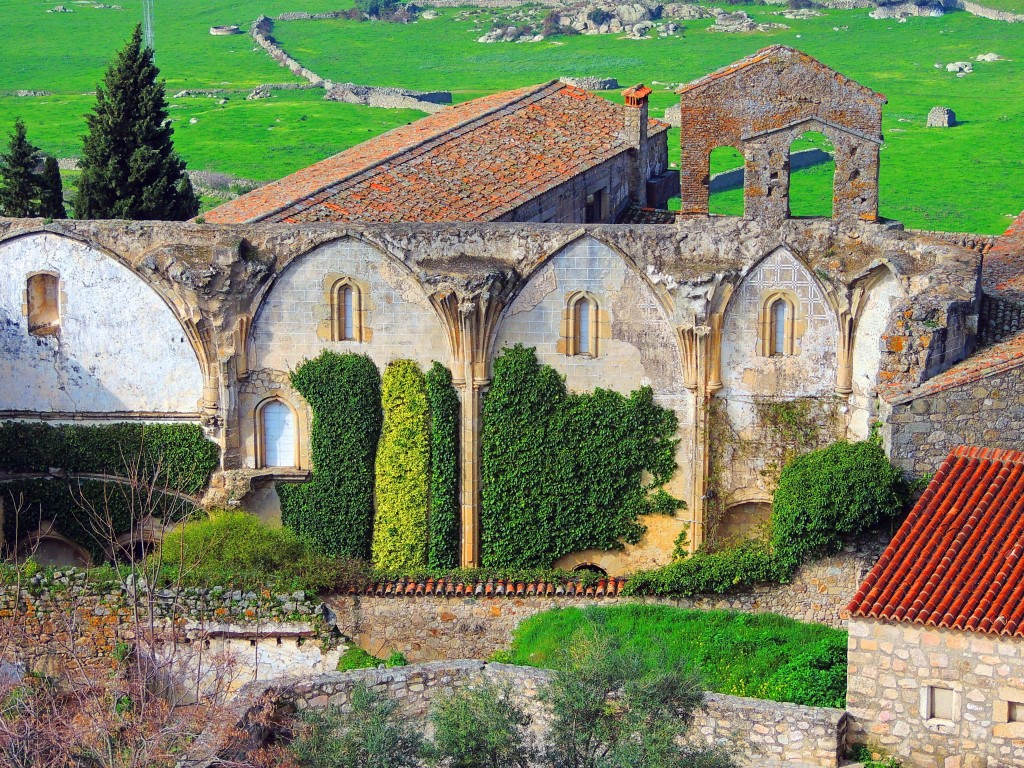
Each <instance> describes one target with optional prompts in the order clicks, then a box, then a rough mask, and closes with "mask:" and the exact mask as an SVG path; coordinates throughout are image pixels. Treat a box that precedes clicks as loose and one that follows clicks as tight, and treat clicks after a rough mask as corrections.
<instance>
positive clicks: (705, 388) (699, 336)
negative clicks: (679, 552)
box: [678, 314, 722, 552]
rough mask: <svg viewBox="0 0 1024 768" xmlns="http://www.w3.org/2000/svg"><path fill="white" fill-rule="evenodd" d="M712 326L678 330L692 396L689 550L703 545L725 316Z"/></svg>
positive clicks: (716, 318) (713, 320) (714, 320)
mask: <svg viewBox="0 0 1024 768" xmlns="http://www.w3.org/2000/svg"><path fill="white" fill-rule="evenodd" d="M709 320H710V324H709V325H698V326H694V327H691V328H680V329H678V332H679V338H680V341H681V342H682V348H683V384H684V385H685V386H686V388H687V389H689V390H690V391H691V392H692V393H693V403H694V406H693V473H692V474H693V489H692V492H691V494H690V504H689V509H690V551H691V552H692V551H695V550H696V549H697V548H698V547H700V546H701V545H702V544H703V543H704V529H705V525H704V510H705V507H706V506H707V501H708V499H707V494H708V490H709V489H708V477H709V476H710V472H711V464H710V455H711V451H710V445H709V442H708V438H709V432H710V430H709V425H708V414H709V412H710V410H711V400H712V398H713V397H714V393H715V392H717V391H718V390H719V389H721V388H722V382H721V380H720V379H721V349H720V347H721V343H722V316H721V314H715V315H712V316H711V317H710V318H709Z"/></svg>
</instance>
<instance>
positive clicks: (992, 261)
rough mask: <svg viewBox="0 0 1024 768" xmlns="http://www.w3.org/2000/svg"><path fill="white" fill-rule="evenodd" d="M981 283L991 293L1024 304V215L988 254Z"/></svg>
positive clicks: (983, 265) (982, 268)
mask: <svg viewBox="0 0 1024 768" xmlns="http://www.w3.org/2000/svg"><path fill="white" fill-rule="evenodd" d="M981 284H982V287H983V288H984V289H985V291H986V292H988V293H992V294H995V295H997V296H1000V297H1002V298H1006V299H1009V300H1010V301H1017V302H1024V213H1021V215H1020V216H1018V217H1017V218H1016V220H1014V222H1013V224H1011V225H1010V228H1009V229H1007V230H1006V232H1005V233H1003V235H1002V237H1000V238H999V239H998V240H997V241H996V244H995V246H994V247H993V248H992V249H991V250H990V251H989V252H988V253H986V254H985V260H984V262H983V263H982V267H981Z"/></svg>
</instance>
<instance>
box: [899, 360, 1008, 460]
mask: <svg viewBox="0 0 1024 768" xmlns="http://www.w3.org/2000/svg"><path fill="white" fill-rule="evenodd" d="M1006 343H1008V344H1012V343H1013V342H1006ZM979 354H984V352H982V353H979ZM968 363H970V360H968V361H967V363H965V365H966V364H968ZM952 373H954V371H949V372H948V373H947V374H945V375H946V376H948V375H950V374H952ZM1021 403H1024V365H1018V366H1017V367H1015V368H1009V369H1007V370H1003V371H1002V372H1000V373H996V374H995V375H990V376H983V375H979V376H975V377H970V378H969V380H967V381H965V382H964V383H962V384H958V385H955V386H950V387H948V388H944V389H940V390H939V391H935V392H932V391H929V389H928V387H927V385H926V386H925V387H922V393H921V394H914V393H911V394H910V395H907V396H905V397H903V398H900V399H899V400H897V402H896V403H895V404H893V405H891V406H888V407H884V408H883V417H884V419H885V428H884V430H883V434H884V436H885V438H886V445H887V446H888V448H889V454H890V458H891V459H892V461H893V463H894V464H896V465H897V466H898V467H900V468H902V469H903V471H904V472H905V473H907V474H908V475H911V476H914V477H921V476H923V475H926V474H929V473H932V472H935V471H936V470H937V469H938V468H939V465H940V464H941V463H942V461H943V459H945V458H946V456H947V454H948V453H949V452H950V451H951V450H952V449H953V448H955V447H957V446H959V445H980V446H985V447H987V448H1010V449H1019V448H1020V439H1021V435H1022V434H1024V409H1022V408H1021Z"/></svg>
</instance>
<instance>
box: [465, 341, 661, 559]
mask: <svg viewBox="0 0 1024 768" xmlns="http://www.w3.org/2000/svg"><path fill="white" fill-rule="evenodd" d="M676 426H677V422H676V417H675V414H674V413H672V412H671V411H669V410H666V409H664V408H662V407H660V406H658V405H656V404H655V403H654V395H653V392H652V391H651V389H650V388H649V387H644V388H642V389H640V390H637V391H635V392H633V393H631V394H630V396H629V397H624V396H623V395H620V394H618V393H615V392H611V391H609V390H603V389H598V390H596V391H595V392H593V393H591V394H569V393H568V392H567V391H566V388H565V382H564V381H563V380H562V378H561V377H560V376H559V375H558V373H557V372H556V371H555V370H554V369H553V368H551V367H550V366H546V365H541V364H540V363H539V362H538V360H537V356H536V353H535V351H534V350H533V349H528V348H525V347H523V346H521V345H517V346H515V347H512V348H510V349H506V350H505V351H504V352H503V353H502V355H501V356H500V357H498V358H497V360H495V363H494V382H493V384H492V386H491V390H490V392H489V393H488V395H487V397H486V398H485V400H484V412H483V440H482V442H483V455H482V464H481V476H482V486H483V507H482V514H481V517H482V520H481V523H482V561H483V564H484V566H486V567H547V566H550V565H551V564H552V563H553V562H554V561H555V560H556V559H557V558H559V557H560V556H562V555H565V554H568V553H570V552H577V551H580V550H584V549H591V548H596V549H617V548H621V546H622V541H626V542H630V543H636V542H637V541H639V539H640V536H641V534H642V533H643V532H644V526H643V525H642V524H641V523H640V522H639V521H638V520H637V518H638V517H639V516H640V515H642V514H647V513H651V512H653V511H655V505H656V508H657V510H666V509H671V508H673V507H678V503H675V504H671V503H670V504H666V502H665V499H664V498H663V497H662V496H661V495H658V496H657V497H656V502H655V503H652V496H651V492H652V491H654V490H656V489H658V488H660V487H661V486H663V485H664V484H665V483H666V482H667V481H668V480H669V478H670V477H671V476H672V473H673V472H674V471H675V467H676V463H675V448H676V442H677V441H676V440H675V438H674V435H675V432H676ZM645 473H649V480H650V482H646V483H645V482H644V480H645V477H644V475H645Z"/></svg>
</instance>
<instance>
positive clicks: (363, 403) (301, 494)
mask: <svg viewBox="0 0 1024 768" xmlns="http://www.w3.org/2000/svg"><path fill="white" fill-rule="evenodd" d="M291 382H292V386H293V387H295V389H296V390H297V391H298V392H299V394H301V395H302V396H303V397H304V398H305V399H306V402H307V403H309V406H310V408H312V410H313V426H312V434H311V440H310V442H311V453H312V459H313V477H312V479H311V480H310V481H309V482H307V483H302V484H300V485H290V484H282V485H279V486H278V495H279V496H280V498H281V517H282V520H283V521H284V524H285V525H287V526H288V527H290V528H291V529H292V530H294V531H295V532H296V533H298V535H299V537H300V538H302V539H303V540H305V541H306V542H308V543H310V544H311V545H313V546H314V547H316V548H317V549H318V550H320V551H322V552H324V553H325V554H331V555H344V556H349V557H358V558H363V559H368V558H369V556H370V535H371V531H372V526H373V492H374V458H375V456H376V453H377V440H378V438H379V437H380V429H381V392H380V373H379V372H378V371H377V366H375V365H374V364H373V361H372V360H370V358H368V357H366V356H365V355H354V354H338V353H336V352H330V351H325V352H323V353H321V354H320V356H319V357H317V358H314V359H313V360H306V361H304V362H303V363H302V365H300V366H299V367H298V369H296V370H295V371H294V372H292V374H291Z"/></svg>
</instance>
